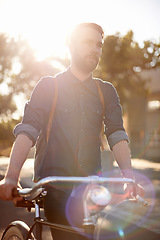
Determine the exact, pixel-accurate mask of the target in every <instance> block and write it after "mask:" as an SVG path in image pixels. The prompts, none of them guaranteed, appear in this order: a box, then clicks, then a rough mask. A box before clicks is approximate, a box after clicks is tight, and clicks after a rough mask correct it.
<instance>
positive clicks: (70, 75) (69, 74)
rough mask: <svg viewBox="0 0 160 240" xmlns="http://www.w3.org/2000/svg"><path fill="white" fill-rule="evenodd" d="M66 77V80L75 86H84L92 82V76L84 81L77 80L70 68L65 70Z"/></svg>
mask: <svg viewBox="0 0 160 240" xmlns="http://www.w3.org/2000/svg"><path fill="white" fill-rule="evenodd" d="M66 73H67V76H68V80H69V81H70V82H71V83H73V84H77V83H84V84H88V83H89V82H90V81H91V80H93V77H92V74H91V76H90V77H89V78H87V79H86V80H84V81H81V80H79V79H78V78H77V77H76V76H75V75H74V74H73V73H72V72H71V69H70V67H69V68H68V69H67V71H66Z"/></svg>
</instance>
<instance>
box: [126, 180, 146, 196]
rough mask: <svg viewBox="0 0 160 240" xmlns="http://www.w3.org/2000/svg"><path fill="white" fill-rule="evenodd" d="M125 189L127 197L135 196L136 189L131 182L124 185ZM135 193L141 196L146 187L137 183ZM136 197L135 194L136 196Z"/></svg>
mask: <svg viewBox="0 0 160 240" xmlns="http://www.w3.org/2000/svg"><path fill="white" fill-rule="evenodd" d="M124 191H125V194H126V195H127V197H129V198H130V197H133V196H134V195H133V194H134V189H133V186H132V185H131V184H125V185H124ZM135 194H136V195H139V196H140V197H143V196H144V189H143V187H142V186H141V185H140V184H137V183H136V184H135ZM134 197H135V196H134Z"/></svg>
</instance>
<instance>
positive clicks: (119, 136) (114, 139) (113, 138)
mask: <svg viewBox="0 0 160 240" xmlns="http://www.w3.org/2000/svg"><path fill="white" fill-rule="evenodd" d="M122 140H126V141H127V142H129V139H128V135H127V133H126V132H125V131H122V130H118V131H116V132H114V133H112V134H111V135H110V136H109V137H108V144H109V146H110V149H111V150H112V148H113V146H114V145H115V144H116V143H118V142H120V141H122Z"/></svg>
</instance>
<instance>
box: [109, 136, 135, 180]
mask: <svg viewBox="0 0 160 240" xmlns="http://www.w3.org/2000/svg"><path fill="white" fill-rule="evenodd" d="M113 154H114V157H115V160H116V162H117V163H118V165H119V167H120V169H121V171H122V174H123V176H124V177H127V178H132V179H134V175H133V171H132V165H131V156H130V149H129V147H128V143H127V141H120V142H118V143H117V144H115V145H114V146H113Z"/></svg>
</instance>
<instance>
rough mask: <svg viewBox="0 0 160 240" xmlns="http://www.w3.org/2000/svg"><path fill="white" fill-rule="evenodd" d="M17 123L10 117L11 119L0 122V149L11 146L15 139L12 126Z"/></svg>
mask: <svg viewBox="0 0 160 240" xmlns="http://www.w3.org/2000/svg"><path fill="white" fill-rule="evenodd" d="M17 123H18V120H14V119H12V120H11V121H8V122H5V121H2V122H0V150H2V149H4V148H6V147H8V146H11V145H12V143H13V142H14V140H15V137H14V135H13V128H14V127H15V125H16V124H17Z"/></svg>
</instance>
